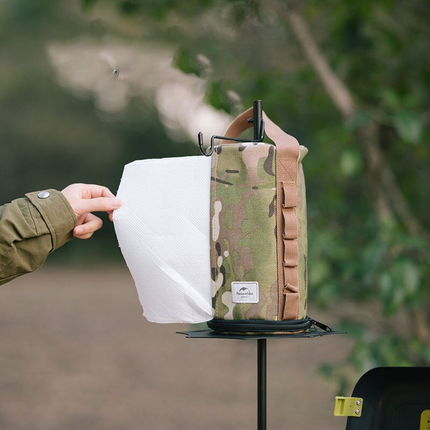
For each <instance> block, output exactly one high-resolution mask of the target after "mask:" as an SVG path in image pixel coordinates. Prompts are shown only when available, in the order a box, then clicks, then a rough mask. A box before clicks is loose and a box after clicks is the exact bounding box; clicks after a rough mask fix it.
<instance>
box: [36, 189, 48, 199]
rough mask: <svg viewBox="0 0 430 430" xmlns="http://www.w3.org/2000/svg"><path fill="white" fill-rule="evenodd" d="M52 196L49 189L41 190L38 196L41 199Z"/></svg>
mask: <svg viewBox="0 0 430 430" xmlns="http://www.w3.org/2000/svg"><path fill="white" fill-rule="evenodd" d="M49 196H50V194H49V191H41V192H40V193H39V194H38V195H37V197H39V199H47V198H48V197H49Z"/></svg>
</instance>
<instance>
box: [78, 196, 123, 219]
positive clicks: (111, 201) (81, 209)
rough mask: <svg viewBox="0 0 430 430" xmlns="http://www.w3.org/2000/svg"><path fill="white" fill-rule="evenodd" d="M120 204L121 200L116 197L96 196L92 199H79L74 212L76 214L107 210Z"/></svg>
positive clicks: (116, 207) (113, 208)
mask: <svg viewBox="0 0 430 430" xmlns="http://www.w3.org/2000/svg"><path fill="white" fill-rule="evenodd" d="M120 206H121V200H120V199H117V198H107V197H97V198H94V199H81V201H80V202H79V205H78V207H77V208H76V209H77V210H76V212H77V215H78V216H79V215H83V214H86V213H88V212H109V211H112V210H115V209H118V208H119V207H120Z"/></svg>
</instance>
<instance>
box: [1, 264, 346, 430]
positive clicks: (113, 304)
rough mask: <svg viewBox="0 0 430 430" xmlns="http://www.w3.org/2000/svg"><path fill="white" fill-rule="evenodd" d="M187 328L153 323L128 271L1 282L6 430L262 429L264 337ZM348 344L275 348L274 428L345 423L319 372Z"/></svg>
mask: <svg viewBox="0 0 430 430" xmlns="http://www.w3.org/2000/svg"><path fill="white" fill-rule="evenodd" d="M313 315H316V313H315V311H314V312H313ZM318 317H319V318H321V319H325V321H327V320H328V321H329V317H328V316H327V315H322V314H321V313H319V315H318ZM329 322H330V321H329ZM187 329H189V326H182V325H158V324H150V323H148V322H147V321H146V320H145V318H144V317H142V309H141V306H140V303H139V300H138V297H137V293H136V290H135V287H134V284H133V281H132V279H131V277H130V275H129V273H128V271H127V270H126V269H125V268H123V267H120V268H111V269H108V270H106V269H103V270H102V269H97V270H91V271H90V270H84V271H83V272H80V273H79V272H77V271H72V270H71V269H59V268H51V267H43V268H42V269H40V270H39V271H38V272H36V273H34V274H31V275H27V276H25V277H22V278H20V279H17V280H15V281H13V282H11V283H9V284H7V285H5V286H3V287H1V288H0V339H1V346H0V366H1V372H0V429H2V430H3V429H4V430H42V429H43V430H74V429H76V430H78V429H79V430H87V429H88V430H111V429H112V430H113V429H118V430H119V429H121V430H123V429H143V430H185V429H186V430H193V429H195V430H201V429H205V430H224V429H225V430H227V429H235V430H250V429H255V428H256V397H255V396H256V394H255V391H256V344H255V343H254V341H236V340H194V339H186V338H185V337H184V336H181V335H177V334H175V332H176V331H180V330H187ZM348 348H349V340H348V338H347V336H332V337H326V338H317V339H294V340H280V339H279V340H273V341H272V340H270V341H269V342H268V428H269V429H270V430H277V429H289V430H308V429H309V430H310V429H318V430H341V429H344V428H345V420H344V419H342V418H334V417H333V416H332V411H333V401H334V396H335V395H336V393H335V387H334V385H333V384H331V383H329V382H328V381H327V380H324V379H322V377H321V376H319V375H318V373H317V365H318V364H319V363H321V362H336V361H338V360H339V359H341V358H342V357H343V356H345V354H346V353H347V350H348ZM344 394H350V393H344Z"/></svg>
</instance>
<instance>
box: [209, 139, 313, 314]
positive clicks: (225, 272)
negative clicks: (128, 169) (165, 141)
mask: <svg viewBox="0 0 430 430" xmlns="http://www.w3.org/2000/svg"><path fill="white" fill-rule="evenodd" d="M301 148H303V149H302V151H301V158H303V157H304V155H306V153H307V150H306V148H304V147H301ZM275 157H276V147H275V146H274V145H270V144H261V143H260V144H228V145H220V146H218V147H216V148H215V151H214V153H213V155H212V172H211V270H212V273H211V279H212V301H213V308H214V318H215V319H225V320H245V319H246V320H250V319H253V320H272V321H276V320H277V319H278V313H279V312H278V311H279V310H278V295H279V287H278V282H277V273H278V272H277V256H276V254H277V245H276V240H277V239H276V158H275ZM299 167H300V169H299V177H298V192H299V199H298V200H299V204H298V207H297V214H298V218H299V223H298V234H299V242H300V245H299V247H300V262H299V284H300V285H299V288H300V316H299V318H304V316H306V290H307V286H306V278H307V276H306V255H307V242H306V204H305V200H304V191H305V190H304V178H303V171H302V169H301V166H299ZM255 281H256V282H258V283H259V301H258V303H233V300H232V289H231V283H232V282H255Z"/></svg>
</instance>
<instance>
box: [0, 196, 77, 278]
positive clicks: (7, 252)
mask: <svg viewBox="0 0 430 430" xmlns="http://www.w3.org/2000/svg"><path fill="white" fill-rule="evenodd" d="M38 195H39V193H38V192H34V193H29V194H26V197H24V198H21V199H17V200H14V201H13V202H12V203H9V204H6V205H4V206H1V207H0V285H1V284H4V283H6V282H8V281H11V280H12V279H14V278H16V277H17V276H20V275H23V274H25V273H29V272H32V271H33V270H36V269H37V268H38V267H40V266H41V265H42V264H43V262H44V261H45V260H46V257H47V256H48V254H49V253H50V252H52V251H54V250H55V249H57V248H59V247H60V246H62V245H63V244H64V243H66V242H67V241H69V240H70V239H71V238H72V230H73V228H74V226H75V225H76V223H77V219H76V216H75V214H74V212H73V210H72V208H71V207H70V205H69V203H68V202H67V200H66V199H65V198H64V196H63V195H62V194H61V193H60V192H58V191H56V190H49V196H48V197H47V198H40V197H38Z"/></svg>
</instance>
